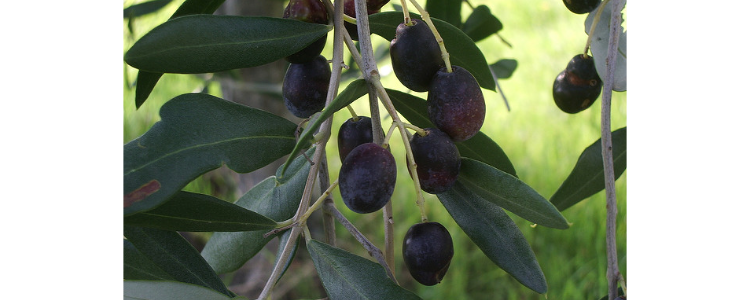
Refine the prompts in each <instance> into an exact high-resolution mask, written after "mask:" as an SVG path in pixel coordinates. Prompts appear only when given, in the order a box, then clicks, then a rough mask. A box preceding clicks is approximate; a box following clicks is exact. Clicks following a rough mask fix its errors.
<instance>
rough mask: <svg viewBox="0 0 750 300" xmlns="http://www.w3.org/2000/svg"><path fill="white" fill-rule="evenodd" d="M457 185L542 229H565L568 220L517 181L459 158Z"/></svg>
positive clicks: (473, 161) (467, 159)
mask: <svg viewBox="0 0 750 300" xmlns="http://www.w3.org/2000/svg"><path fill="white" fill-rule="evenodd" d="M458 182H460V183H462V184H463V185H464V186H466V187H467V188H468V189H470V190H471V191H472V192H474V193H475V194H476V195H477V196H479V197H481V198H482V199H484V200H487V201H489V202H492V203H494V204H495V205H498V206H500V207H502V208H504V209H507V210H509V211H511V212H513V213H515V214H516V215H518V216H519V217H521V218H524V219H526V220H528V221H530V222H533V223H535V224H539V225H542V226H546V227H550V228H557V229H567V228H568V227H570V225H569V224H568V221H567V220H566V219H565V217H563V215H562V214H560V212H559V211H558V210H557V208H555V206H554V205H552V203H550V202H549V201H547V199H545V198H544V197H542V195H539V193H538V192H537V191H535V190H534V189H533V188H531V187H530V186H528V185H526V183H524V182H523V181H521V180H519V179H518V178H516V177H514V176H512V175H510V174H508V173H505V172H503V171H500V170H498V169H496V168H494V167H492V166H490V165H488V164H485V163H483V162H480V161H477V160H473V159H470V158H462V159H461V171H460V173H459V174H458Z"/></svg>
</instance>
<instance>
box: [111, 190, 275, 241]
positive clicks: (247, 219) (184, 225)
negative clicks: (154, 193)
mask: <svg viewBox="0 0 750 300" xmlns="http://www.w3.org/2000/svg"><path fill="white" fill-rule="evenodd" d="M124 221H125V225H133V226H141V227H150V228H157V229H164V230H175V231H191V232H214V231H253V230H270V229H273V228H274V227H276V222H275V221H273V220H271V219H269V218H266V217H265V216H263V215H261V214H258V213H256V212H254V211H251V210H247V209H245V208H242V207H240V206H237V205H234V204H232V203H229V202H226V201H224V200H221V199H218V198H215V197H212V196H209V195H203V194H196V193H190V192H183V191H180V192H178V193H177V194H176V195H175V196H173V197H172V198H171V199H169V201H167V202H165V203H164V204H162V205H160V206H158V207H157V208H155V209H152V210H149V211H146V212H140V213H137V214H135V215H131V216H128V217H125V220H124Z"/></svg>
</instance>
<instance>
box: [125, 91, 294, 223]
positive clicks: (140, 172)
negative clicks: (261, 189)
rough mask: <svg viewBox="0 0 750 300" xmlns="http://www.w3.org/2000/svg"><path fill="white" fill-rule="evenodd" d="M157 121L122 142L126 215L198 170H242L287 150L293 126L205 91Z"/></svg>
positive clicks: (165, 195)
mask: <svg viewBox="0 0 750 300" xmlns="http://www.w3.org/2000/svg"><path fill="white" fill-rule="evenodd" d="M160 116H161V121H159V122H157V123H156V124H154V126H153V127H151V129H149V131H148V132H146V133H145V134H144V135H142V136H141V137H139V138H137V139H135V140H133V141H131V142H129V143H127V144H126V145H125V150H124V157H125V161H124V162H125V164H124V172H125V174H124V177H125V185H124V194H125V196H124V208H125V215H130V214H134V213H137V212H140V211H147V210H150V209H153V208H155V207H157V206H159V205H160V204H162V203H164V201H166V200H167V199H169V198H170V197H172V195H174V194H175V193H177V192H178V191H179V190H181V189H182V188H183V187H184V186H185V185H187V184H188V183H189V182H190V181H192V180H193V179H195V178H197V177H198V176H200V175H201V174H203V173H205V172H208V171H210V170H213V169H216V168H218V167H220V166H222V165H223V164H226V165H227V166H228V167H229V168H231V169H232V170H235V171H237V172H241V173H246V172H250V171H253V170H256V169H258V168H260V167H263V166H265V165H267V164H269V163H271V162H273V161H274V160H276V159H278V158H280V157H282V156H283V155H284V154H285V153H289V151H291V149H292V147H293V146H294V143H295V140H294V130H295V129H296V128H297V125H295V124H294V123H292V122H290V121H288V120H286V119H284V118H281V117H279V116H276V115H273V114H271V113H268V112H265V111H261V110H257V109H253V108H249V107H246V106H242V105H239V104H236V103H233V102H229V101H226V100H223V99H220V98H217V97H214V96H211V95H207V94H185V95H181V96H177V97H175V98H174V99H172V100H170V101H169V102H167V103H166V104H164V106H162V108H161V111H160Z"/></svg>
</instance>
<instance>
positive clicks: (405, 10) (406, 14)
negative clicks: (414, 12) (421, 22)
mask: <svg viewBox="0 0 750 300" xmlns="http://www.w3.org/2000/svg"><path fill="white" fill-rule="evenodd" d="M401 11H402V12H403V13H404V24H405V25H406V26H411V25H413V24H412V23H411V16H409V7H407V5H406V0H401Z"/></svg>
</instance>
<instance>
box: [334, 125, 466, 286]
mask: <svg viewBox="0 0 750 300" xmlns="http://www.w3.org/2000/svg"><path fill="white" fill-rule="evenodd" d="M372 128H373V127H372V119H370V118H368V117H364V116H359V117H355V118H350V119H348V120H346V122H344V123H343V124H342V125H341V128H340V129H339V134H338V148H339V157H340V158H341V161H342V165H341V170H340V171H339V191H340V192H341V198H342V199H343V200H344V204H345V205H346V206H347V207H348V208H349V209H351V210H352V211H354V212H357V213H360V214H365V213H371V212H375V211H378V210H379V209H381V208H383V206H385V205H386V203H388V200H390V198H391V196H392V195H393V189H394V187H395V185H396V161H395V159H394V158H393V155H392V154H391V153H390V151H388V149H386V148H384V147H383V146H381V145H378V144H375V143H373V137H372ZM381 130H382V129H381ZM425 132H427V134H426V135H425V136H423V137H421V136H419V135H414V137H413V138H412V141H411V142H410V144H411V147H412V151H413V153H415V155H414V159H415V161H416V162H417V165H418V167H417V173H418V177H419V180H420V183H422V188H423V189H425V190H426V191H427V190H430V191H445V190H447V189H449V188H450V186H452V185H453V183H454V182H455V180H456V178H457V176H458V168H459V167H460V157H459V155H458V150H457V149H456V146H455V144H453V142H452V141H451V140H450V138H449V137H448V135H447V134H445V133H443V132H441V131H439V130H437V129H434V128H428V129H425ZM446 153H447V154H446ZM417 154H419V155H417ZM433 156H436V157H438V158H437V160H435V159H433ZM443 156H447V157H443ZM443 162H445V163H443ZM456 162H457V163H456ZM420 166H422V167H421V168H420ZM402 251H403V258H404V262H405V263H406V266H407V268H408V269H409V273H410V274H411V275H412V277H413V278H414V279H415V280H417V282H419V283H421V284H424V285H435V284H437V283H439V282H440V281H441V280H442V278H443V276H445V273H446V271H447V270H448V266H449V265H450V261H451V258H453V240H452V239H451V235H450V233H449V232H448V230H447V229H445V227H443V225H441V224H440V223H437V222H426V223H419V224H415V225H413V226H412V227H411V228H409V230H408V231H407V233H406V236H405V237H404V243H403V248H402Z"/></svg>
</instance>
